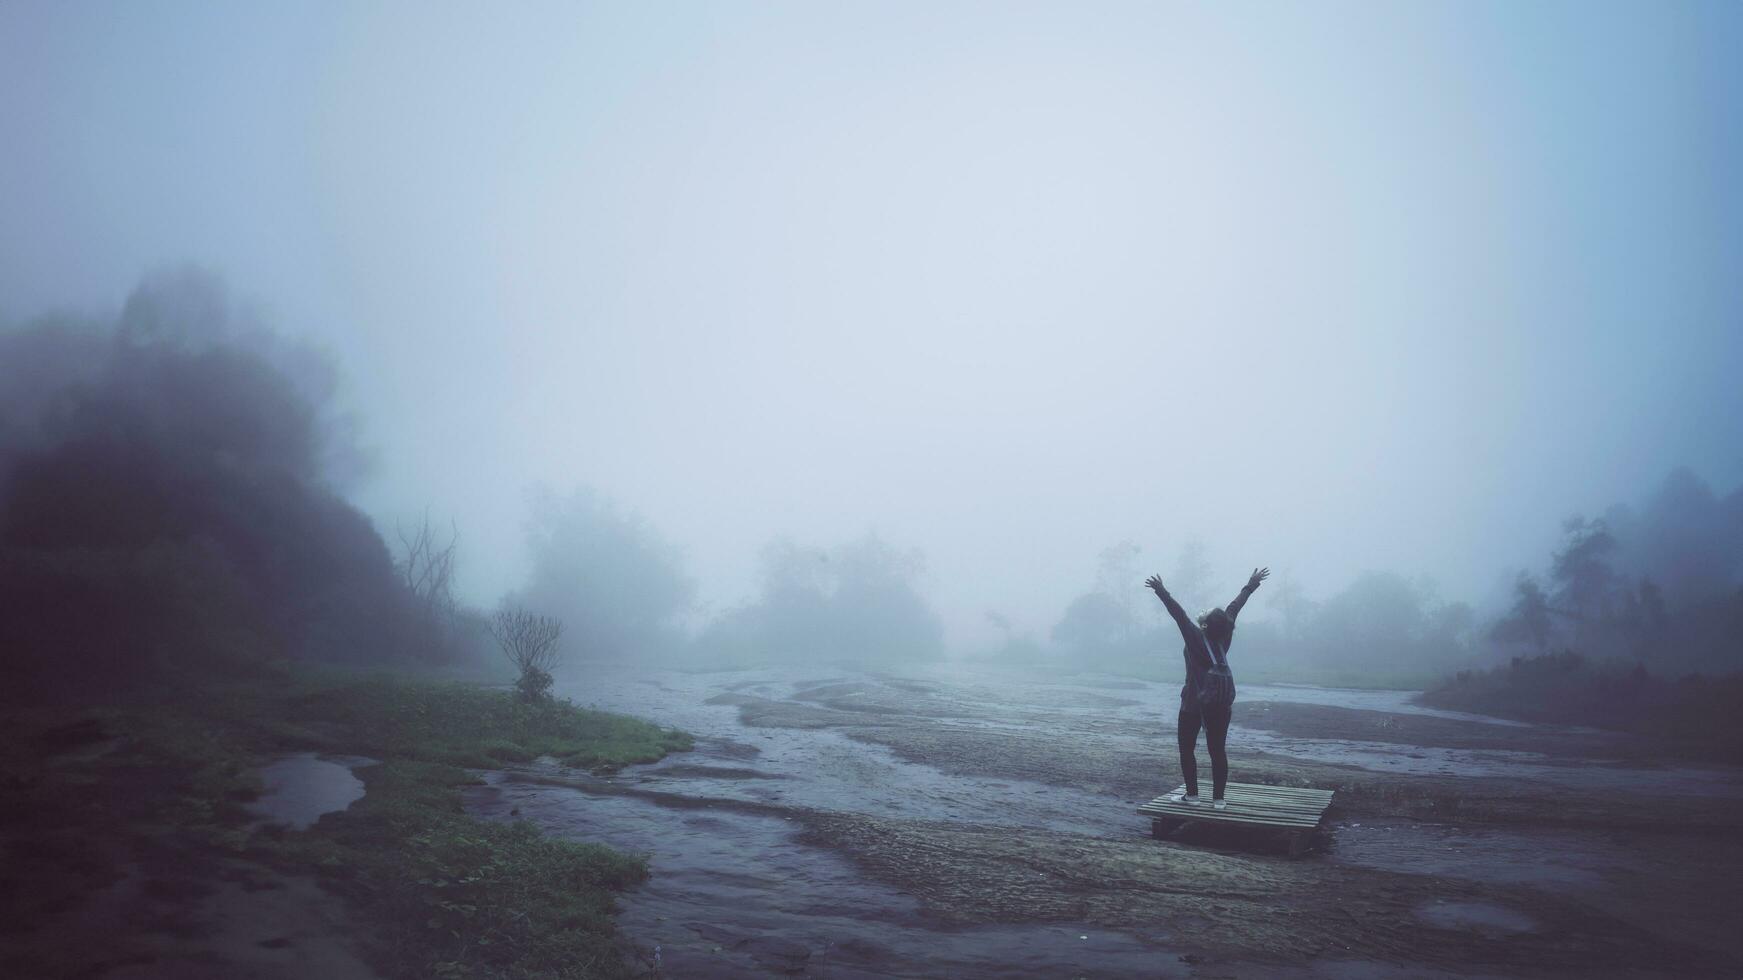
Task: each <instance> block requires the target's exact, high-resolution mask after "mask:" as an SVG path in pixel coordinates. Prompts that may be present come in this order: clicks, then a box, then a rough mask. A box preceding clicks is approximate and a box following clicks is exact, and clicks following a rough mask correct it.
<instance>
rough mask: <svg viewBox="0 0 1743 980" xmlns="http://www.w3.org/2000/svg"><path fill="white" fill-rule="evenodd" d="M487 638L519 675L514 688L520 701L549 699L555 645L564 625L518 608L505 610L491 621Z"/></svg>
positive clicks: (555, 659)
mask: <svg viewBox="0 0 1743 980" xmlns="http://www.w3.org/2000/svg"><path fill="white" fill-rule="evenodd" d="M490 635H491V636H492V637H493V638H495V640H496V644H497V646H500V647H502V654H503V656H505V657H507V658H508V660H509V663H512V664H514V666H515V669H517V670H519V671H520V679H519V680H517V681H515V685H514V686H515V687H516V688H517V689H518V690H519V691H520V694H521V697H523V698H525V699H526V700H528V701H536V700H539V699H541V698H545V697H549V696H550V691H551V683H552V677H551V670H552V669H553V668H555V667H556V666H557V663H558V660H559V659H560V658H559V657H558V656H557V641H558V640H559V639H561V638H562V636H563V621H562V620H560V619H556V618H553V617H550V616H538V615H534V614H533V613H530V612H527V611H526V610H525V609H522V608H520V607H518V606H504V607H502V608H501V609H498V610H497V611H496V615H494V616H492V617H491V618H490Z"/></svg>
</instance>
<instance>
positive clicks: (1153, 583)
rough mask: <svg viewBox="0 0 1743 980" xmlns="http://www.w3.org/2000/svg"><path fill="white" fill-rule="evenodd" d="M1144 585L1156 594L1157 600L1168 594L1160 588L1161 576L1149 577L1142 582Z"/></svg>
mask: <svg viewBox="0 0 1743 980" xmlns="http://www.w3.org/2000/svg"><path fill="white" fill-rule="evenodd" d="M1144 584H1145V585H1148V586H1149V587H1150V591H1151V592H1154V593H1156V598H1158V599H1160V598H1162V597H1163V596H1165V595H1167V594H1168V590H1167V589H1164V588H1163V587H1162V576H1160V575H1152V576H1150V577H1149V578H1147V579H1145V580H1144Z"/></svg>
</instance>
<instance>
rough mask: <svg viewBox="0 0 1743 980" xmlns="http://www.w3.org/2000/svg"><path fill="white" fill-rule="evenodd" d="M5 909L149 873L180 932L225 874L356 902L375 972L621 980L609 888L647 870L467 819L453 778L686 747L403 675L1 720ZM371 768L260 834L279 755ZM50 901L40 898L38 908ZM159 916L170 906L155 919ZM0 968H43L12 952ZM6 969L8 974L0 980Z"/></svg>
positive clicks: (604, 716)
mask: <svg viewBox="0 0 1743 980" xmlns="http://www.w3.org/2000/svg"><path fill="white" fill-rule="evenodd" d="M0 735H3V736H4V738H0V786H5V787H8V794H7V795H8V800H7V803H8V804H9V805H8V807H6V808H5V809H6V813H5V814H0V830H3V831H4V832H5V837H6V839H7V841H9V842H10V845H11V846H10V848H9V854H10V855H11V856H12V858H13V859H12V860H10V861H9V874H10V875H11V876H12V877H13V878H14V880H15V883H16V884H18V885H19V887H18V888H16V889H13V890H12V891H13V893H14V894H18V895H24V894H29V895H30V901H29V902H27V903H24V904H20V905H17V907H13V905H12V904H11V903H0V913H4V914H6V915H7V918H8V921H11V922H12V923H13V924H14V926H17V925H19V924H20V923H24V922H25V920H27V919H28V920H31V921H37V922H40V921H43V920H44V917H46V918H47V919H48V920H52V921H54V922H56V923H59V922H60V921H62V920H59V919H56V918H55V917H57V916H63V915H70V914H73V913H74V912H75V910H76V909H77V907H78V906H79V904H80V903H81V902H82V901H83V900H84V899H85V898H86V897H87V896H89V895H90V894H92V893H93V892H95V891H97V890H100V889H101V888H103V887H105V886H107V885H108V884H110V883H112V882H114V881H115V880H117V879H118V878H119V877H120V869H121V868H124V867H134V868H142V869H144V873H145V874H146V875H147V878H148V887H149V889H150V890H151V891H152V893H153V894H159V895H174V896H180V897H181V898H182V899H183V906H182V908H183V911H185V912H186V913H187V915H186V917H187V918H188V919H189V921H192V920H193V919H194V918H196V916H195V915H194V910H195V908H196V906H197V903H198V901H199V900H200V899H201V898H202V896H204V895H207V894H209V893H210V891H211V888H212V886H213V884H214V882H215V881H217V880H218V879H219V877H220V876H221V875H229V876H234V875H235V874H236V868H237V867H239V866H240V867H247V866H253V867H257V868H259V869H260V870H261V871H262V872H263V873H267V869H273V870H276V871H278V872H285V873H303V874H314V875H316V876H318V877H319V878H320V879H321V880H322V881H323V882H324V883H326V884H327V885H328V886H329V888H330V889H331V890H333V891H335V892H337V893H339V894H340V895H342V896H344V897H345V899H347V900H348V901H349V902H350V904H351V905H352V906H353V909H354V912H355V915H354V916H353V918H352V921H353V925H354V928H355V930H356V936H357V937H358V939H359V940H360V946H361V947H362V948H364V949H366V950H368V951H369V954H370V956H371V958H372V960H373V961H374V964H375V965H376V966H377V968H378V969H380V970H381V971H382V973H383V974H385V975H386V976H390V977H420V978H421V977H474V978H504V980H509V978H513V980H520V978H532V977H554V978H587V977H617V976H623V975H626V967H625V965H624V964H623V962H622V959H621V955H620V953H619V951H618V949H617V946H616V934H615V926H614V924H613V920H612V913H613V910H614V903H613V897H612V894H613V892H614V891H615V890H617V889H621V888H623V887H625V886H628V885H631V884H634V883H635V882H638V881H641V880H642V879H643V878H645V877H646V874H647V870H646V863H645V860H644V859H642V858H640V857H637V856H631V855H624V854H619V853H617V852H615V851H612V850H610V849H608V848H605V847H601V846H598V845H593V844H586V843H578V842H572V841H564V840H560V839H556V838H551V837H546V836H544V835H542V834H541V833H540V832H539V831H538V830H537V829H536V828H535V827H533V826H532V825H530V824H525V823H512V824H505V823H495V822H489V821H481V820H477V819H474V818H472V817H469V816H467V815H466V814H465V813H464V811H463V810H462V807H461V797H460V788H461V787H462V786H464V785H467V784H468V783H472V782H474V781H475V780H474V777H473V776H472V775H471V774H469V773H468V772H466V771H465V767H472V768H491V767H496V766H499V765H501V764H503V763H504V762H511V761H524V760H527V759H532V758H536V757H540V756H554V757H556V758H558V759H561V760H563V761H564V762H567V763H570V764H572V765H579V766H586V767H588V768H592V769H611V768H616V767H619V766H623V765H627V764H630V763H637V762H651V761H654V760H657V759H659V758H660V757H661V756H663V755H665V754H666V753H668V752H671V751H680V750H684V749H688V748H689V747H690V738H689V736H687V735H685V734H683V733H681V732H677V731H674V730H672V729H669V728H663V727H661V726H658V725H654V724H651V723H649V722H645V721H641V720H638V719H635V718H629V717H626V716H623V715H615V714H609V713H606V712H599V711H591V710H587V709H583V708H578V707H576V706H574V705H572V704H569V703H567V702H558V701H551V702H545V703H537V704H529V703H525V702H522V701H519V700H518V699H516V698H515V697H514V696H513V695H512V694H511V693H509V692H507V691H504V690H500V689H493V688H487V687H481V686H476V685H468V684H462V683H454V682H431V681H423V680H416V679H407V678H404V677H400V676H387V675H383V676H358V675H347V674H338V673H320V674H314V673H295V674H287V675H283V676H280V677H277V678H275V679H273V680H272V681H271V682H270V683H262V682H250V683H247V684H232V685H225V686H220V687H212V688H204V689H200V690H191V689H183V690H181V691H179V692H173V693H171V692H163V693H160V697H159V698H158V699H157V701H156V703H153V704H149V705H146V704H140V705H136V706H133V707H125V708H113V709H103V710H85V711H80V712H34V713H14V714H12V715H8V716H0ZM299 750H304V751H306V750H313V751H323V752H334V753H343V754H348V755H367V756H372V757H374V758H377V759H381V760H382V763H381V764H380V765H376V766H369V767H365V768H361V769H359V770H357V774H358V776H359V777H360V778H361V779H362V780H363V781H364V784H365V787H366V793H365V795H364V797H363V798H362V799H361V800H359V801H358V802H357V803H355V804H354V805H352V807H350V808H349V809H348V810H345V811H343V812H340V813H333V814H328V815H327V816H325V817H323V818H322V819H321V820H320V821H319V822H317V823H316V824H315V825H314V826H313V827H311V828H310V829H309V830H307V831H301V832H293V831H286V830H281V829H277V828H268V827H256V826H254V825H253V821H252V818H251V816H250V814H249V813H248V811H247V809H246V804H247V802H248V801H249V800H250V799H252V798H253V797H254V796H255V795H256V794H257V793H258V792H259V790H260V781H259V779H258V777H257V776H256V775H255V772H256V769H257V767H258V766H259V765H260V764H261V763H263V762H265V761H267V760H269V759H270V758H272V757H273V756H275V755H279V754H282V753H284V752H288V751H299ZM45 899H46V901H45ZM156 915H157V919H158V920H159V921H160V922H161V921H168V920H173V919H174V918H175V916H176V911H175V909H174V908H170V909H168V910H167V911H166V910H164V909H159V910H158V912H157V913H156ZM19 957H21V958H18V959H8V957H6V956H0V967H7V966H12V967H18V968H20V969H26V970H27V971H28V970H37V971H38V972H40V971H41V970H42V969H47V968H48V964H46V963H36V962H34V961H31V960H29V959H28V958H27V954H25V953H20V954H19ZM0 972H6V970H5V969H0Z"/></svg>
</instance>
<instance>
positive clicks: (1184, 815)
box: [1138, 804, 1320, 826]
mask: <svg viewBox="0 0 1743 980" xmlns="http://www.w3.org/2000/svg"><path fill="white" fill-rule="evenodd" d="M1138 812H1140V813H1147V814H1150V815H1151V816H1169V817H1175V818H1178V819H1182V820H1198V819H1200V818H1213V817H1214V818H1217V819H1230V820H1274V821H1277V822H1280V823H1289V824H1306V825H1308V826H1312V825H1314V824H1317V823H1319V820H1320V818H1319V816H1318V815H1316V814H1300V813H1270V812H1266V811H1262V810H1243V809H1240V808H1238V807H1232V806H1231V807H1227V808H1225V809H1222V810H1218V809H1216V808H1215V807H1208V806H1198V807H1195V806H1184V807H1182V806H1177V805H1172V804H1164V805H1162V806H1155V805H1151V804H1146V805H1144V806H1142V807H1139V808H1138Z"/></svg>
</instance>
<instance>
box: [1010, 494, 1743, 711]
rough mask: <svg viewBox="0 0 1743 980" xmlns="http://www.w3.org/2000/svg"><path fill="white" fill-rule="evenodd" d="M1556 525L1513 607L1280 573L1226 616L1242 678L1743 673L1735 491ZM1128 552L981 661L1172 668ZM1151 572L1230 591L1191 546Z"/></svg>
mask: <svg viewBox="0 0 1743 980" xmlns="http://www.w3.org/2000/svg"><path fill="white" fill-rule="evenodd" d="M1563 533H1564V541H1563V543H1562V546H1561V547H1560V548H1559V549H1558V550H1557V551H1556V552H1555V553H1554V554H1552V555H1551V556H1550V559H1549V562H1548V565H1547V567H1546V569H1545V570H1544V571H1543V572H1542V573H1541V574H1534V573H1529V572H1526V573H1521V574H1520V575H1519V576H1518V579H1517V582H1516V584H1515V590H1514V596H1513V601H1512V603H1511V605H1510V606H1509V607H1507V608H1504V609H1498V610H1495V611H1493V612H1491V613H1489V614H1486V615H1485V614H1480V613H1478V612H1477V611H1476V609H1474V608H1473V607H1472V606H1471V605H1469V604H1467V603H1464V602H1458V601H1447V600H1443V599H1441V598H1439V597H1438V596H1437V595H1436V594H1435V591H1434V589H1433V588H1432V587H1431V586H1430V585H1429V584H1428V583H1427V582H1426V581H1422V580H1412V579H1409V578H1406V577H1404V576H1402V575H1399V574H1397V573H1393V572H1370V573H1367V574H1364V575H1361V576H1358V577H1357V578H1356V579H1355V580H1354V581H1352V582H1351V583H1349V584H1348V585H1347V586H1345V587H1344V588H1343V589H1342V590H1340V591H1338V592H1336V593H1334V594H1332V595H1331V596H1330V597H1329V598H1326V599H1325V600H1323V601H1317V602H1316V601H1311V600H1308V599H1306V598H1305V597H1304V596H1303V595H1302V593H1301V590H1300V588H1299V586H1298V585H1297V584H1296V583H1295V582H1293V581H1291V580H1290V579H1289V578H1288V577H1287V574H1284V575H1280V576H1278V577H1277V578H1275V579H1273V581H1272V582H1271V583H1269V584H1267V585H1266V586H1265V587H1264V589H1263V590H1261V592H1260V594H1259V596H1258V597H1257V598H1256V599H1255V603H1256V604H1257V605H1259V606H1261V607H1263V608H1265V609H1266V613H1265V614H1264V615H1263V616H1255V615H1254V614H1253V612H1251V611H1249V612H1247V613H1246V614H1244V615H1243V616H1242V618H1241V620H1240V622H1239V624H1238V628H1237V631H1236V636H1237V637H1238V642H1237V644H1236V657H1237V659H1238V661H1239V664H1240V667H1239V672H1240V673H1241V674H1242V675H1243V676H1247V677H1250V678H1255V679H1263V680H1302V681H1312V682H1320V683H1333V684H1356V685H1372V686H1399V687H1414V686H1419V685H1423V684H1427V683H1430V682H1433V681H1435V680H1437V679H1439V678H1441V677H1444V676H1445V675H1446V674H1447V673H1449V672H1451V671H1455V670H1461V669H1467V668H1470V667H1480V666H1487V665H1492V664H1496V663H1502V662H1505V661H1507V660H1508V658H1509V657H1512V656H1516V655H1519V654H1531V655H1542V654H1545V653H1548V652H1551V651H1558V650H1574V651H1578V652H1580V653H1581V654H1582V655H1584V656H1586V657H1588V658H1590V659H1591V660H1593V661H1597V662H1601V663H1608V662H1610V661H1617V662H1621V663H1622V664H1623V665H1624V667H1627V666H1631V665H1633V664H1635V663H1642V664H1647V665H1649V666H1650V668H1651V670H1652V671H1654V672H1655V673H1662V674H1668V675H1673V676H1674V675H1677V674H1681V673H1687V672H1691V671H1703V672H1706V673H1708V674H1715V673H1726V672H1731V671H1737V670H1740V669H1743V488H1739V489H1737V490H1734V491H1732V492H1731V493H1730V494H1729V495H1728V496H1724V497H1720V496H1718V495H1716V494H1715V493H1714V492H1713V491H1712V489H1711V488H1710V487H1708V486H1707V485H1706V484H1705V483H1703V482H1702V481H1701V480H1700V479H1699V478H1698V477H1696V476H1695V475H1694V474H1693V473H1691V472H1690V471H1688V470H1686V469H1678V470H1675V471H1673V472H1672V473H1671V474H1670V475H1669V476H1668V477H1667V478H1666V479H1665V480H1664V482H1663V483H1662V485H1661V486H1660V487H1659V488H1658V490H1657V491H1656V492H1654V493H1653V494H1652V495H1651V496H1649V497H1648V498H1647V499H1646V500H1645V501H1644V502H1643V503H1641V504H1640V505H1638V506H1627V505H1617V506H1614V507H1612V508H1610V509H1609V510H1608V511H1606V512H1605V514H1604V516H1603V517H1601V518H1596V519H1586V518H1583V517H1573V518H1569V519H1568V520H1567V521H1566V522H1565V523H1564V525H1563ZM1138 553H1139V550H1138V548H1137V546H1136V545H1133V544H1130V543H1124V544H1120V545H1116V546H1115V547H1112V548H1109V549H1107V550H1106V551H1104V552H1103V553H1102V556H1101V562H1100V567H1099V571H1098V573H1097V576H1096V582H1095V585H1094V586H1093V587H1092V588H1091V589H1090V590H1089V591H1087V592H1085V593H1083V594H1082V595H1080V596H1078V597H1077V598H1076V599H1074V600H1073V601H1072V602H1071V603H1070V604H1069V605H1068V606H1067V607H1066V609H1065V612H1064V615H1063V616H1062V617H1061V618H1060V620H1059V621H1058V623H1057V624H1056V625H1055V626H1054V627H1053V628H1052V630H1051V633H1050V635H1049V636H1048V637H1047V642H1040V641H1037V640H1035V639H1034V638H1032V637H1018V636H1014V635H1010V636H1007V638H1006V640H1005V642H1004V643H1003V644H1002V645H1001V646H1000V647H999V648H997V649H995V650H993V651H992V652H991V656H992V657H994V658H995V659H1002V660H1007V661H1015V662H1025V663H1040V664H1048V663H1054V664H1057V663H1072V664H1078V665H1084V666H1089V667H1093V668H1099V669H1103V670H1112V671H1123V672H1130V673H1138V674H1142V675H1162V676H1174V675H1175V674H1177V673H1178V672H1179V669H1180V668H1179V667H1178V665H1177V664H1176V663H1175V662H1174V661H1173V660H1172V659H1170V658H1168V657H1166V656H1161V655H1160V654H1162V653H1163V652H1165V651H1169V650H1176V649H1178V648H1179V646H1180V641H1179V636H1178V633H1177V631H1176V630H1175V627H1174V625H1173V624H1172V623H1170V622H1167V621H1166V620H1165V619H1164V617H1163V616H1162V615H1161V613H1160V610H1159V607H1156V606H1155V604H1154V603H1153V602H1149V601H1147V596H1145V595H1143V594H1142V593H1141V590H1140V589H1138V588H1137V587H1136V585H1135V583H1137V582H1138V581H1139V580H1140V579H1141V578H1142V574H1143V573H1142V571H1141V570H1140V569H1139V567H1138V565H1137V561H1136V558H1137V555H1138ZM1163 577H1164V579H1165V580H1166V581H1167V582H1169V584H1170V588H1171V589H1173V590H1174V591H1175V594H1176V595H1179V596H1181V597H1182V598H1183V601H1185V602H1186V603H1187V605H1188V606H1189V607H1191V608H1193V609H1195V610H1204V609H1209V608H1211V606H1213V605H1222V604H1226V603H1228V602H1229V601H1231V600H1232V599H1233V598H1234V586H1233V585H1228V586H1226V587H1225V588H1223V589H1222V591H1221V592H1218V591H1217V590H1216V588H1214V587H1213V586H1212V585H1211V584H1210V581H1209V578H1210V576H1209V571H1208V564H1207V562H1206V561H1205V559H1204V555H1203V548H1202V546H1199V545H1196V544H1194V543H1191V542H1189V543H1188V544H1187V545H1186V546H1185V547H1184V548H1183V549H1182V551H1181V554H1180V557H1179V560H1178V561H1177V562H1176V563H1175V566H1174V569H1173V572H1172V574H1165V575H1164V576H1163ZM994 622H995V624H1002V623H1003V620H1002V619H1000V618H999V617H994Z"/></svg>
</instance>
